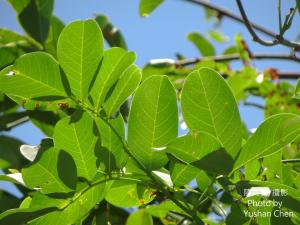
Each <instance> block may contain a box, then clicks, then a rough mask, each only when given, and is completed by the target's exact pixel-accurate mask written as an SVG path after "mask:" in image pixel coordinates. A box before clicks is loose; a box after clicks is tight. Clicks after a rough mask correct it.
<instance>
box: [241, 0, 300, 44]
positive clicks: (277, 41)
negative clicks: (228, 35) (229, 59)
mask: <svg viewBox="0 0 300 225" xmlns="http://www.w3.org/2000/svg"><path fill="white" fill-rule="evenodd" d="M236 3H237V5H238V8H239V10H240V13H241V16H242V18H243V22H244V24H245V25H246V27H247V29H248V31H249V33H250V34H251V36H252V38H253V41H256V42H258V43H259V44H261V45H264V46H274V45H278V44H282V45H285V46H288V47H291V48H294V50H299V49H300V43H297V42H292V41H288V40H286V39H284V37H283V36H282V34H280V35H275V38H274V37H273V38H274V39H273V40H271V41H266V40H263V39H262V38H260V37H259V36H258V35H257V34H256V32H255V30H254V27H253V25H252V23H251V22H250V21H249V19H248V17H247V14H246V12H245V10H244V7H243V4H242V2H241V0H236Z"/></svg>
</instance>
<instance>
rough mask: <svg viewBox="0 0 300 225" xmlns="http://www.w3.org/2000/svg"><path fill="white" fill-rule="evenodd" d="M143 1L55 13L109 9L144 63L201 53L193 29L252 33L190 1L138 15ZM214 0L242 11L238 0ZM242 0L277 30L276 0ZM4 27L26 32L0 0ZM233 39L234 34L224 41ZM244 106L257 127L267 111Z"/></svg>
mask: <svg viewBox="0 0 300 225" xmlns="http://www.w3.org/2000/svg"><path fill="white" fill-rule="evenodd" d="M138 2H139V1H138V0H88V1H87V0H56V2H55V9H54V14H55V15H56V16H58V17H60V18H61V19H62V20H63V21H64V22H65V23H69V22H71V21H72V20H76V19H86V18H91V17H93V15H94V14H96V13H101V14H105V15H107V16H108V17H109V18H110V19H111V21H112V22H113V23H114V24H115V25H116V26H117V27H118V28H120V29H121V31H122V32H123V34H124V36H125V38H126V41H127V44H128V47H129V49H130V50H133V51H135V52H136V53H137V61H136V62H137V64H138V65H139V66H143V65H144V64H145V63H146V62H148V61H149V60H150V59H155V58H174V54H175V53H176V52H180V53H182V54H183V55H185V56H186V57H195V56H199V54H198V52H197V50H196V48H195V47H194V46H193V45H192V44H191V43H189V42H188V41H187V40H186V39H185V37H186V34H187V33H189V32H192V31H198V32H201V33H203V34H205V33H206V32H207V31H208V30H212V29H217V30H220V31H222V32H224V34H225V35H227V36H230V37H232V36H233V35H234V34H236V33H239V32H240V33H242V35H243V37H244V38H245V39H246V40H248V42H249V43H250V39H251V38H250V35H249V34H248V32H247V30H246V29H245V28H244V27H243V26H242V25H240V24H237V23H235V22H232V21H231V20H229V19H226V18H225V19H224V20H223V21H222V23H221V26H219V27H214V26H213V24H212V23H207V22H205V21H204V11H203V9H202V8H201V7H199V6H196V5H194V4H191V3H187V1H184V0H166V1H165V3H164V4H162V5H161V6H160V7H159V8H158V9H157V10H156V11H155V12H154V13H153V14H151V16H150V17H148V18H141V17H140V16H139V13H138ZM212 2H213V3H216V4H218V5H220V6H223V7H226V8H229V9H230V10H231V11H233V12H236V13H238V10H237V7H236V5H235V1H234V0H215V1H212ZM243 2H244V5H245V9H246V10H247V12H248V16H249V18H251V20H253V21H256V22H258V23H260V24H262V25H264V26H266V27H268V28H269V29H270V30H273V31H274V32H277V30H278V21H277V9H276V4H277V1H276V0H268V1H261V0H260V1H258V0H252V1H245V0H244V1H243ZM282 2H283V7H282V8H283V10H285V11H286V12H287V11H288V9H289V8H290V7H292V6H293V4H294V2H295V1H294V0H285V1H282ZM299 25H300V18H299V15H298V13H297V15H296V18H295V21H294V26H293V27H294V28H293V29H291V30H290V31H288V32H287V37H288V38H291V39H293V38H295V37H296V36H297V34H298V33H297V29H298V28H299ZM0 27H6V28H10V29H13V30H15V31H18V32H20V33H22V32H23V31H22V29H21V28H20V26H19V25H18V23H17V20H16V15H15V13H14V11H13V10H12V8H11V7H10V5H8V4H7V3H6V1H4V0H0ZM298 32H299V29H298ZM262 37H264V36H262ZM232 43H233V40H232V39H231V40H230V42H229V43H227V44H226V45H225V46H228V45H230V44H232ZM215 46H216V49H217V52H218V53H221V52H222V50H223V49H224V48H225V46H224V45H220V44H215ZM250 48H251V50H252V52H283V53H288V52H289V50H288V49H287V48H285V47H275V48H267V47H262V46H260V45H258V44H256V43H251V44H250ZM255 65H256V67H257V68H259V69H262V70H263V69H266V68H267V67H272V66H274V67H278V68H280V69H282V70H284V71H299V70H300V65H299V64H296V63H289V62H278V61H263V62H256V63H255ZM234 66H235V68H239V67H240V64H239V63H235V64H234ZM253 100H254V101H259V100H257V99H253ZM240 110H241V115H242V118H243V119H244V120H245V121H246V122H247V125H248V127H249V128H253V127H257V126H258V124H259V123H260V122H261V121H262V120H263V114H262V112H261V111H259V110H257V109H254V108H251V107H250V108H249V107H247V108H245V107H243V106H242V107H240ZM11 135H15V136H17V137H19V138H21V139H22V140H24V141H25V142H27V143H29V144H38V143H39V141H40V139H41V138H42V137H43V135H42V134H41V132H39V130H38V129H37V128H35V127H33V126H32V125H31V124H29V123H28V124H25V125H22V126H20V127H18V128H16V129H14V130H13V131H12V132H11Z"/></svg>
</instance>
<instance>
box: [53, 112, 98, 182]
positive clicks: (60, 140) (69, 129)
mask: <svg viewBox="0 0 300 225" xmlns="http://www.w3.org/2000/svg"><path fill="white" fill-rule="evenodd" d="M53 136H54V146H55V147H56V148H58V149H63V150H65V151H66V152H68V153H69V154H70V155H71V156H72V157H73V159H74V161H75V164H76V167H77V175H78V176H80V177H84V178H86V179H87V180H92V179H93V178H94V176H95V174H96V171H97V165H96V161H97V157H96V155H95V148H96V145H97V144H98V143H97V142H98V140H99V137H98V132H97V128H96V125H95V123H94V121H93V119H92V118H91V117H90V116H89V114H87V113H83V112H81V111H76V112H75V113H74V114H73V115H72V116H71V117H66V118H64V119H62V120H60V121H59V122H58V123H57V124H56V126H55V128H54V135H53ZM98 147H99V146H98Z"/></svg>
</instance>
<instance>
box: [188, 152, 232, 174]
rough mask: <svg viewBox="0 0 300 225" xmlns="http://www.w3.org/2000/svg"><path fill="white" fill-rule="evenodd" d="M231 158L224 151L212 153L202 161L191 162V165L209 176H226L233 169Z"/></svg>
mask: <svg viewBox="0 0 300 225" xmlns="http://www.w3.org/2000/svg"><path fill="white" fill-rule="evenodd" d="M233 164H234V160H233V158H232V157H231V156H230V155H229V154H228V153H227V152H226V151H225V150H224V149H219V150H216V151H213V152H211V153H209V154H207V155H206V156H204V157H203V158H202V159H200V160H198V161H196V162H193V163H192V165H193V166H195V167H198V168H200V169H202V170H204V171H206V172H208V173H210V174H213V175H214V176H215V175H228V174H229V173H230V172H231V170H232V168H233Z"/></svg>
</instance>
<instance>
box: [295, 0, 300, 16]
mask: <svg viewBox="0 0 300 225" xmlns="http://www.w3.org/2000/svg"><path fill="white" fill-rule="evenodd" d="M296 4H297V8H298V11H299V14H300V1H299V0H296Z"/></svg>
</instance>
